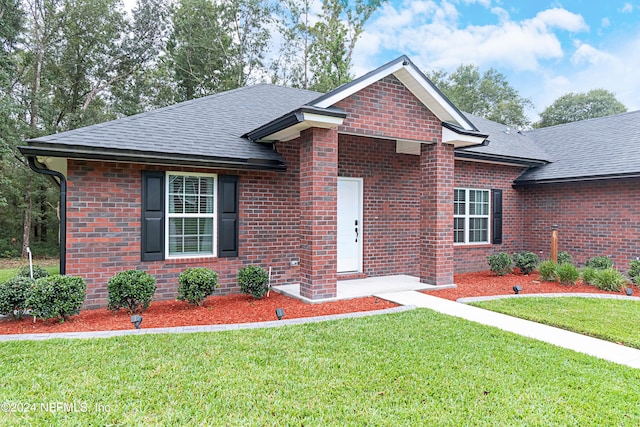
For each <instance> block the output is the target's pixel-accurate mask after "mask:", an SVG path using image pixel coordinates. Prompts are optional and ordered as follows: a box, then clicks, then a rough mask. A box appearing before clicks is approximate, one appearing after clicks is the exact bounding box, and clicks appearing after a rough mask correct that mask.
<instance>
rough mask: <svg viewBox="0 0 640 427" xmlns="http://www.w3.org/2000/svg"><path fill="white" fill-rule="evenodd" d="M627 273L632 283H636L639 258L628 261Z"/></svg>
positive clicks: (639, 263)
mask: <svg viewBox="0 0 640 427" xmlns="http://www.w3.org/2000/svg"><path fill="white" fill-rule="evenodd" d="M627 274H628V275H629V277H630V278H631V281H632V282H633V283H636V284H638V283H639V282H640V260H637V259H634V260H633V261H631V262H630V263H629V271H628V272H627Z"/></svg>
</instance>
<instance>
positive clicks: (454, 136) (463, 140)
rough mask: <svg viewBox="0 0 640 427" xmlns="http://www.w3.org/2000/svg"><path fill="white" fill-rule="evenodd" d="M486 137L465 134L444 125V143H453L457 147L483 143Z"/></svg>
mask: <svg viewBox="0 0 640 427" xmlns="http://www.w3.org/2000/svg"><path fill="white" fill-rule="evenodd" d="M484 140H485V138H484V137H482V136H473V135H463V134H459V133H456V132H454V131H452V130H451V129H448V128H446V127H444V126H443V127H442V143H443V144H452V145H453V146H454V147H455V148H462V147H471V146H474V145H481V144H482V143H483V142H484Z"/></svg>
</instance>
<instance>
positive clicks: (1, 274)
mask: <svg viewBox="0 0 640 427" xmlns="http://www.w3.org/2000/svg"><path fill="white" fill-rule="evenodd" d="M27 265H28V264H27ZM33 265H39V264H37V263H34V264H33ZM44 269H45V270H47V271H48V272H49V274H58V273H60V267H59V266H58V265H47V266H45V267H44ZM18 270H20V267H14V268H2V269H0V283H2V282H5V281H7V280H9V279H11V278H12V277H13V276H15V275H16V274H18Z"/></svg>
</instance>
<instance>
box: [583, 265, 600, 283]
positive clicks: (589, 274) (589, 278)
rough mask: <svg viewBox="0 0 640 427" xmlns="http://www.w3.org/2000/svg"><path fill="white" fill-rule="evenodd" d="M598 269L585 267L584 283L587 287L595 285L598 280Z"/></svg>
mask: <svg viewBox="0 0 640 427" xmlns="http://www.w3.org/2000/svg"><path fill="white" fill-rule="evenodd" d="M596 271H597V270H596V269H595V268H593V267H585V268H583V269H582V281H583V282H584V283H585V284H587V285H593V284H594V283H595V280H596Z"/></svg>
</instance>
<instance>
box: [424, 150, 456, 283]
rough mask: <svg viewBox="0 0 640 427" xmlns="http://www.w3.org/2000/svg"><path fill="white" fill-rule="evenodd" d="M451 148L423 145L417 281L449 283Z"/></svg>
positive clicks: (451, 271)
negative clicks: (418, 276) (418, 277)
mask: <svg viewBox="0 0 640 427" xmlns="http://www.w3.org/2000/svg"><path fill="white" fill-rule="evenodd" d="M454 164H455V162H454V157H453V146H451V145H443V144H441V143H439V144H432V145H423V146H422V147H421V154H420V180H421V192H420V193H421V194H420V198H421V200H420V281H421V282H423V283H429V284H432V285H450V284H452V283H453V270H454V252H453V185H454V170H455V169H454Z"/></svg>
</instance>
